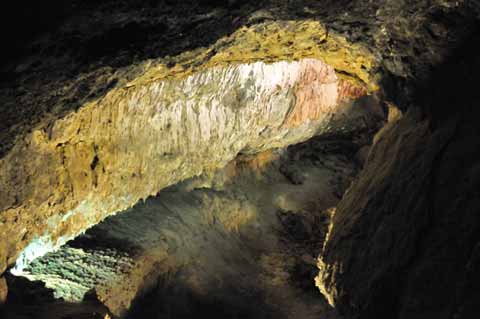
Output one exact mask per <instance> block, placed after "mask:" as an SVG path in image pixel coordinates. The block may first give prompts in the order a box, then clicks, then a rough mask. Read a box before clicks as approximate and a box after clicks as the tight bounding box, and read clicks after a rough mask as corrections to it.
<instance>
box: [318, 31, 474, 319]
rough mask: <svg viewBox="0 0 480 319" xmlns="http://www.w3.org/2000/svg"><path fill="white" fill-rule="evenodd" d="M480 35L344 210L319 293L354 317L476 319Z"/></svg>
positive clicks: (386, 138) (400, 125) (438, 73)
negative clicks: (479, 52)
mask: <svg viewBox="0 0 480 319" xmlns="http://www.w3.org/2000/svg"><path fill="white" fill-rule="evenodd" d="M472 31H474V32H473V33H472V35H471V37H469V38H468V41H466V42H465V43H464V45H462V46H461V47H458V48H457V49H456V50H455V52H454V53H453V54H452V56H451V57H450V58H449V59H448V62H446V63H445V64H442V65H441V66H439V67H438V68H437V69H436V70H435V72H434V73H433V74H432V77H431V78H430V79H429V81H428V82H425V83H424V84H423V85H422V87H421V88H418V90H417V92H416V97H417V98H418V100H417V102H419V103H420V104H419V105H417V106H412V107H411V108H410V110H409V111H408V112H407V114H406V115H405V116H404V117H403V118H398V117H397V119H395V120H394V121H392V122H391V123H389V124H388V125H387V127H385V128H384V130H383V131H382V132H381V133H380V135H379V136H378V138H377V139H376V140H377V141H376V143H375V145H374V146H373V148H372V149H371V151H370V154H369V157H368V160H367V163H366V165H365V168H364V170H363V171H362V173H361V174H360V176H359V178H358V179H357V180H356V181H355V182H354V183H353V185H352V186H351V187H350V188H349V190H348V191H347V193H346V195H345V196H344V198H343V199H342V200H341V202H340V203H339V205H338V206H337V209H336V212H335V215H334V218H333V220H332V223H331V225H330V231H329V235H328V238H327V243H326V246H325V248H324V251H323V253H322V254H321V256H320V257H319V260H318V267H319V269H320V272H319V275H318V277H317V279H316V282H317V286H318V287H319V288H320V291H321V292H322V293H323V294H324V295H325V296H326V297H327V298H328V300H329V302H330V303H331V304H332V305H334V306H335V307H336V308H337V309H338V310H339V311H341V312H343V313H344V314H345V315H347V316H349V317H352V318H399V319H404V318H405V319H406V318H408V319H411V318H476V317H478V306H477V305H478V300H479V296H480V281H479V277H478V273H477V272H478V269H479V267H480V263H479V244H480V216H479V214H478V210H479V207H480V196H479V189H480V188H479V178H480V174H479V164H478V163H479V158H480V153H479V149H480V144H479V143H480V142H479V138H478V137H479V136H480V130H479V126H478V124H477V118H478V107H477V104H478V100H479V98H480V96H479V92H478V90H477V89H476V85H475V84H473V82H472V81H471V79H472V78H475V77H476V74H477V72H478V71H479V70H480V59H479V58H478V55H477V54H476V53H475V50H474V49H473V46H474V43H478V41H479V38H480V32H479V31H478V29H476V30H475V29H474V30H472Z"/></svg>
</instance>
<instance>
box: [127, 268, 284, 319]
mask: <svg viewBox="0 0 480 319" xmlns="http://www.w3.org/2000/svg"><path fill="white" fill-rule="evenodd" d="M183 276H184V274H183V273H182V271H179V272H178V273H176V274H175V275H174V276H173V277H171V278H168V279H165V278H159V279H158V280H157V284H156V286H155V287H154V288H153V289H151V290H149V292H148V293H147V294H145V295H143V296H140V297H137V298H136V300H135V301H134V303H133V306H132V308H131V309H130V311H129V313H128V314H127V316H126V318H127V319H141V318H151V319H177V318H178V319H190V318H192V319H193V318H212V319H224V318H230V319H269V318H272V319H273V318H279V319H281V318H283V316H282V315H281V314H280V313H279V312H278V311H275V310H274V309H272V308H271V306H269V305H268V304H267V303H266V302H265V298H264V296H262V294H261V292H260V291H249V292H245V291H239V289H237V287H234V286H230V287H228V286H227V287H223V288H222V289H221V290H219V289H216V290H212V291H211V292H210V294H208V295H205V294H203V295H201V294H199V293H197V292H195V291H193V290H192V289H191V287H188V286H187V285H184V284H183V283H182V280H183ZM248 280H255V279H254V278H245V281H248Z"/></svg>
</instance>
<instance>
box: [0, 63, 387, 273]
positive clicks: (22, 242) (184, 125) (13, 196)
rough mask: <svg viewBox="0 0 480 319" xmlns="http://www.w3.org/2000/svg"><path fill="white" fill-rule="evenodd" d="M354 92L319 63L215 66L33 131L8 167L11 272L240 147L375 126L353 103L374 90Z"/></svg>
mask: <svg viewBox="0 0 480 319" xmlns="http://www.w3.org/2000/svg"><path fill="white" fill-rule="evenodd" d="M348 85H349V84H347V83H345V82H344V80H341V79H339V78H338V77H337V76H336V74H335V71H334V69H333V68H332V67H331V66H328V65H326V64H325V63H323V62H322V61H320V60H315V59H304V60H301V61H298V62H276V63H273V64H265V63H263V62H257V63H252V64H240V65H232V66H230V67H214V68H211V69H208V70H206V71H203V72H199V73H196V74H194V75H191V76H188V77H186V78H185V79H178V80H174V79H173V80H165V81H159V82H156V81H153V82H151V83H148V84H143V85H139V84H137V85H134V86H132V87H130V88H123V89H117V90H112V91H111V92H109V93H108V94H107V95H106V96H105V97H104V98H102V99H100V100H98V101H96V102H92V103H90V104H88V105H86V106H84V107H83V108H81V109H80V110H79V111H78V112H76V113H72V114H71V115H69V116H67V117H65V118H63V119H61V120H58V121H56V122H55V123H54V125H53V126H52V127H49V128H48V129H47V130H37V131H34V132H33V133H32V134H31V135H29V136H28V137H27V138H26V139H25V140H24V141H23V142H22V143H19V144H17V145H16V146H15V147H14V148H13V149H12V151H11V152H10V153H9V154H8V155H7V156H6V157H4V158H2V159H1V160H0V172H1V173H0V183H1V184H2V185H3V192H2V193H1V195H0V196H1V197H0V203H1V208H0V210H2V211H3V212H2V214H1V223H2V225H6V226H7V227H5V231H4V232H2V234H1V242H2V249H1V259H0V260H1V265H2V269H5V267H6V266H7V265H9V264H12V263H13V261H14V260H16V259H17V257H18V254H19V252H20V251H22V254H21V255H20V258H19V259H18V261H17V270H18V271H21V268H22V267H23V266H24V265H25V264H26V263H28V261H30V260H32V259H34V258H35V257H37V256H40V255H42V254H44V253H45V252H47V251H50V250H52V249H55V248H56V247H58V246H60V245H62V244H63V243H65V242H66V241H67V240H69V239H71V238H73V237H75V236H76V235H78V234H80V233H82V232H83V231H84V230H85V229H87V228H88V227H90V226H92V225H95V224H96V223H98V222H99V221H101V220H102V219H103V218H105V217H106V216H108V215H111V214H113V213H115V212H118V211H121V210H124V209H126V208H128V207H130V206H132V205H133V204H135V203H136V202H137V201H138V200H140V199H142V198H146V197H148V196H150V195H154V194H156V193H157V192H158V191H159V190H161V189H162V188H164V187H166V186H169V185H172V184H175V183H178V182H179V181H182V180H184V179H187V178H190V177H193V176H196V175H199V174H201V173H202V172H203V171H205V170H207V171H208V170H212V169H215V168H219V167H223V166H225V165H226V164H227V163H228V162H229V161H230V160H232V159H233V158H235V157H236V155H237V154H238V153H240V152H242V153H257V152H261V151H264V150H266V149H269V148H275V147H284V146H287V145H289V144H293V143H298V142H301V141H304V140H306V139H308V138H310V137H312V136H314V135H316V134H327V133H329V134H330V133H335V132H337V133H339V132H346V131H348V130H349V129H355V128H358V127H362V126H365V125H367V126H368V125H369V124H368V121H373V120H374V118H375V116H374V115H373V112H371V110H367V109H361V108H358V107H356V106H355V105H354V104H352V103H350V102H349V100H350V97H351V96H352V92H356V93H354V96H355V95H357V96H358V95H359V94H366V91H365V90H362V89H361V88H357V89H355V86H354V85H351V84H350V86H353V89H348V88H347V89H345V87H346V86H347V87H348ZM378 107H379V106H378V105H377V108H378ZM362 112H363V113H365V114H367V113H369V112H371V113H372V116H370V117H369V116H367V117H366V119H367V122H365V123H363V122H359V121H358V118H359V116H360V115H361V114H362ZM380 112H381V111H380ZM372 123H373V122H372ZM2 227H4V226H2Z"/></svg>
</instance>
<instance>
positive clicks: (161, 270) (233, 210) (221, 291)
mask: <svg viewBox="0 0 480 319" xmlns="http://www.w3.org/2000/svg"><path fill="white" fill-rule="evenodd" d="M345 143H350V144H349V145H350V146H352V145H353V144H351V142H348V141H347V142H345V141H335V140H333V141H332V140H321V139H312V140H310V141H309V142H306V143H303V144H299V145H295V146H291V147H289V148H288V149H285V150H274V151H269V152H266V153H263V154H259V155H255V156H248V155H241V156H239V157H238V158H237V159H236V160H235V161H233V162H232V163H231V164H230V165H229V166H228V167H226V168H224V169H222V170H220V171H216V172H214V173H211V174H206V175H205V176H200V177H198V178H195V179H193V180H189V181H185V182H182V183H180V184H177V185H175V186H173V187H170V188H168V189H165V190H163V191H162V192H161V193H159V194H158V196H156V197H154V198H149V199H147V200H146V201H144V202H143V203H138V204H137V205H136V206H134V207H133V208H131V209H129V210H127V211H126V212H123V213H121V214H118V215H116V216H112V217H109V218H107V219H106V220H105V221H104V222H102V223H101V224H98V225H97V226H95V227H93V228H91V229H90V230H88V231H87V232H86V234H84V235H82V236H80V237H78V238H76V239H75V240H73V241H71V242H69V243H68V244H67V245H65V246H64V247H62V248H61V249H60V250H58V251H56V252H53V253H49V254H47V255H45V256H44V257H42V258H39V259H37V260H35V261H34V262H33V263H32V264H31V265H30V266H29V267H28V268H27V269H25V270H24V273H23V276H24V277H26V278H29V279H30V280H32V281H29V280H25V278H22V277H13V276H11V278H10V282H11V283H14V285H13V287H12V288H11V296H10V297H9V302H8V303H7V305H9V306H8V307H7V309H6V310H5V313H6V316H5V317H6V318H12V319H16V318H32V313H34V314H35V315H34V317H35V318H106V315H107V314H108V315H109V316H110V317H116V316H121V317H127V318H194V317H195V318H196V317H198V316H201V317H203V316H208V317H210V318H273V317H275V318H301V319H308V318H336V314H335V312H334V310H333V309H331V308H330V307H329V306H328V304H327V303H326V301H325V300H324V299H323V297H322V296H321V294H320V293H319V292H318V289H317V288H316V287H315V285H314V277H315V275H316V254H318V251H320V250H321V247H322V245H323V239H324V236H325V233H326V231H327V227H328V222H329V217H330V213H331V211H332V208H334V207H335V205H336V204H337V202H338V201H339V199H340V198H341V196H342V194H343V193H344V192H345V190H346V188H347V187H348V185H349V183H350V182H351V180H352V179H353V178H354V176H355V175H356V173H357V172H358V169H359V167H358V163H357V162H356V161H355V160H354V156H353V152H347V153H348V154H346V153H345V149H348V147H345ZM353 148H355V146H353ZM10 286H12V285H10Z"/></svg>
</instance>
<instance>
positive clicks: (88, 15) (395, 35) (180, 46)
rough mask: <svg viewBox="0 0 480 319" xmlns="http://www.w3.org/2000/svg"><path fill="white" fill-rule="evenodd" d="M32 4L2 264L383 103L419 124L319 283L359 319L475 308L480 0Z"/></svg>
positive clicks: (404, 128)
mask: <svg viewBox="0 0 480 319" xmlns="http://www.w3.org/2000/svg"><path fill="white" fill-rule="evenodd" d="M15 5H16V6H18V10H19V11H21V10H23V9H21V8H23V7H25V8H29V10H30V11H29V12H34V13H33V14H27V15H25V16H24V19H23V20H22V14H21V12H20V13H19V14H18V15H16V12H15V10H13V11H12V10H2V12H1V13H4V15H6V17H5V18H6V19H0V20H1V23H5V21H6V24H5V26H2V28H1V29H2V30H8V31H9V32H6V33H7V35H6V38H4V43H6V45H5V50H4V51H5V53H7V54H8V55H9V60H2V61H0V63H1V64H0V68H1V72H2V77H1V79H0V141H1V142H0V230H1V231H0V274H1V273H4V271H5V270H7V269H8V267H12V266H13V265H14V264H15V262H16V261H17V259H18V257H19V256H20V259H18V263H17V266H18V267H16V268H15V269H14V272H15V271H16V272H17V273H19V272H21V269H22V268H23V267H24V266H26V264H28V262H29V261H30V260H31V259H33V258H34V257H35V256H39V255H42V254H44V253H46V252H49V251H52V250H54V249H55V248H57V247H58V246H59V245H61V244H63V243H64V242H66V241H67V240H68V239H69V238H72V237H75V236H76V235H78V234H79V233H82V232H83V231H85V229H87V228H88V227H90V226H92V225H94V224H96V223H98V222H99V221H101V220H102V219H104V218H105V217H107V216H110V215H112V214H114V213H115V212H119V211H122V210H124V209H127V208H129V207H131V206H132V205H134V204H135V203H136V202H137V201H138V200H139V199H143V198H146V197H148V196H149V195H155V194H156V193H157V192H158V191H160V190H161V189H164V188H165V187H168V186H171V185H173V184H176V183H178V182H180V181H182V180H185V179H189V178H192V177H195V176H198V175H200V174H206V175H209V174H212V172H213V171H216V170H217V169H220V168H222V167H224V166H225V165H227V164H228V163H230V162H231V161H232V160H233V159H234V158H236V157H238V156H239V153H240V157H242V156H245V153H248V154H246V155H248V156H251V155H254V154H255V153H259V152H263V151H264V150H267V149H271V148H275V147H285V146H287V145H289V144H291V143H297V142H300V141H304V140H307V139H309V138H310V137H311V136H312V135H314V134H321V135H324V134H326V135H328V136H334V137H335V136H336V137H337V138H338V137H341V136H343V134H345V132H346V131H349V130H355V129H357V128H358V125H360V126H362V125H366V126H369V123H363V122H362V121H360V120H358V117H357V115H359V113H358V112H359V110H363V111H364V112H367V113H371V114H378V115H381V113H382V111H381V110H380V108H379V104H378V103H371V101H372V100H374V98H366V97H364V96H365V95H368V94H374V95H375V96H376V98H378V99H380V100H382V101H385V102H386V104H389V105H390V104H393V105H396V106H397V107H398V108H399V109H401V110H402V111H404V113H405V114H406V115H405V117H404V118H403V119H401V120H399V121H398V122H392V125H391V126H390V127H389V128H388V129H384V131H383V133H382V135H381V136H379V137H378V138H377V139H376V140H377V143H376V145H375V146H373V147H371V148H368V147H365V148H364V149H363V151H362V152H359V153H357V154H356V155H355V158H356V159H358V160H359V161H365V160H366V161H365V170H364V171H363V173H362V174H361V175H360V176H359V178H358V179H357V180H356V181H355V182H354V184H353V186H352V187H351V188H350V189H349V191H348V192H347V193H346V194H345V196H344V198H343V200H342V201H341V202H340V203H339V205H338V207H337V209H331V210H329V212H330V213H329V214H331V215H333V216H334V218H333V220H332V223H331V224H330V227H329V232H328V237H327V242H326V245H325V249H324V250H322V249H321V248H320V247H319V248H318V250H317V252H316V253H313V254H314V255H316V254H320V258H319V266H320V274H319V276H318V280H317V285H318V286H319V288H320V290H321V292H322V293H323V294H324V295H325V296H326V297H327V299H328V300H329V301H330V303H331V304H333V305H335V307H336V310H338V311H339V312H340V313H341V314H343V315H345V316H347V317H349V316H351V317H354V318H360V319H363V318H368V319H370V318H390V317H394V318H401V319H403V318H408V319H410V318H422V319H423V318H435V319H438V318H449V319H451V318H455V319H459V318H462V319H463V318H468V319H469V318H477V317H478V310H477V309H476V308H477V307H478V306H477V305H476V304H477V303H478V300H479V299H480V293H479V291H480V283H479V282H478V279H477V278H476V277H478V276H475V275H476V274H478V269H479V266H478V265H479V258H478V255H479V254H478V242H479V241H480V238H479V237H478V234H480V231H479V227H478V225H479V224H480V223H479V221H478V218H477V216H478V214H477V212H478V207H479V206H480V204H479V203H478V200H477V199H478V198H479V196H478V191H477V190H478V189H479V187H478V178H477V177H478V168H477V166H478V165H477V164H476V163H478V159H479V158H480V156H479V154H478V152H477V149H478V147H477V144H478V140H479V139H478V136H479V135H480V134H479V132H478V123H477V122H478V118H479V117H480V116H478V107H477V105H476V104H478V102H477V101H479V100H480V97H479V96H478V93H479V92H480V91H479V90H478V88H477V87H476V86H477V82H478V81H477V78H478V74H479V73H480V67H479V63H478V54H477V53H478V49H477V48H476V46H475V44H477V43H478V42H479V38H478V33H479V32H478V25H479V17H480V4H479V3H478V1H475V0H460V1H448V0H447V1H446V0H432V1H426V0H419V1H406V0H375V1H363V0H347V1H338V0H325V1H317V0H301V1H300V0H299V1H287V0H269V1H262V0H260V1H248V0H245V1H213V0H201V1H196V0H195V1H194V0H191V1H190V0H185V1H180V2H178V1H159V2H156V1H145V2H141V3H140V2H139V1H133V0H120V1H112V0H102V1H98V2H97V1H80V0H71V1H59V0H57V1H55V0H53V1H49V2H48V3H42V4H41V5H39V4H37V5H34V6H37V7H32V6H30V5H25V3H24V2H23V1H21V0H19V1H16V2H15ZM32 8H33V9H32ZM36 9H38V10H36ZM22 12H23V11H22ZM8 16H11V19H13V21H12V22H10V19H8V18H9V17H8ZM19 17H20V19H19ZM38 17H39V19H38V20H37V22H38V23H37V24H38V25H36V26H35V27H33V28H32V27H29V26H28V23H26V22H27V21H25V20H28V22H30V21H35V19H36V18H38ZM43 22H47V23H43ZM22 30H23V31H24V32H23V33H22V32H21V31H22ZM16 31H18V32H16ZM267 71H268V72H267ZM250 75H251V76H250ZM253 90H255V92H253ZM257 93H258V94H257ZM352 100H356V102H355V103H352ZM380 105H382V103H380ZM332 113H334V114H335V115H333V117H332V116H331V114H332ZM360 113H361V112H360ZM343 114H347V116H346V117H345V116H343ZM342 147H347V148H348V145H344V146H342ZM262 154H263V153H262ZM284 174H285V176H287V178H288V179H289V180H290V182H292V183H293V184H301V182H302V178H299V177H298V174H294V173H292V172H288V171H287V172H284ZM209 187H210V186H209ZM260 193H261V192H260ZM339 195H340V196H341V195H342V194H339ZM257 204H258V203H254V204H252V205H254V206H255V205H257ZM193 231H194V230H192V229H189V230H188V233H189V234H190V233H191V232H193ZM324 231H325V230H324V229H323V228H321V231H319V232H318V234H317V235H318V236H320V237H322V236H323V235H324ZM257 237H261V236H257ZM242 244H243V243H242ZM80 248H81V247H80ZM80 248H79V249H80ZM237 248H238V247H237ZM64 249H65V250H67V248H64ZM81 249H83V248H81ZM85 249H86V248H85ZM61 252H62V251H60V252H59V254H61ZM70 252H72V254H70V255H69V254H66V255H64V257H65V258H64V260H67V259H68V258H70V257H68V256H75V254H76V253H80V251H73V250H72V251H70ZM73 252H75V253H73ZM117 252H118V251H117ZM90 253H91V255H89V254H90ZM90 253H87V254H86V255H87V256H91V257H92V258H93V257H95V258H93V259H91V258H90V257H85V260H87V261H88V260H90V261H89V262H91V261H92V260H97V259H96V258H98V260H102V256H104V257H106V256H107V255H108V254H109V253H110V251H108V253H107V251H103V250H101V249H99V250H94V251H91V252H90ZM95 254H97V255H95ZM57 256H61V255H57ZM117 256H118V255H117ZM122 256H123V255H122ZM131 257H134V256H130V255H128V257H125V258H127V259H128V261H127V264H129V260H130V259H129V258H131ZM72 258H73V259H72V260H77V259H76V257H72ZM122 258H123V257H122ZM122 258H120V257H119V258H118V260H120V261H121V260H122ZM132 260H136V259H135V258H132ZM38 262H40V261H38ZM280 263H281V264H285V265H287V264H288V262H287V261H282V262H280ZM64 264H65V265H68V264H69V261H66V262H65V263H64ZM93 264H94V263H93ZM118 267H119V265H117V264H116V263H115V262H114V263H112V264H110V266H108V267H106V268H105V269H104V273H103V274H104V275H105V276H103V277H101V276H100V277H101V278H110V277H109V276H113V277H111V278H114V277H115V276H116V274H118V269H119V268H118ZM127 268H128V267H127ZM59 269H61V268H59ZM127 272H128V270H127ZM100 277H99V278H98V279H92V280H91V281H88V280H87V281H86V282H84V283H81V284H82V285H84V288H85V289H87V286H88V287H90V286H91V283H93V282H97V281H102V280H103V279H101V278H100ZM92 278H95V276H93V277H92ZM302 278H304V277H302ZM2 280H3V279H1V278H0V282H3V281H2ZM106 281H108V280H106ZM15 282H16V281H13V285H14V287H13V288H15V286H16V284H15ZM89 282H90V283H89ZM61 284H62V282H59V285H60V286H61ZM108 285H109V284H108V283H107V285H106V287H108ZM1 287H2V288H1V289H0V291H2V290H3V291H6V289H4V288H3V287H4V286H1ZM21 287H23V286H21ZM16 288H17V289H18V288H19V287H16ZM84 288H82V289H84ZM82 289H80V290H82ZM100 290H101V289H99V291H100ZM278 290H280V289H278ZM8 291H9V300H13V299H15V298H17V297H18V294H17V295H16V293H15V289H8ZM12 291H13V292H14V293H12ZM17 291H18V290H17ZM167 291H168V290H167ZM68 293H73V294H76V292H73V290H72V292H68V291H65V294H68ZM316 293H317V294H318V291H317V292H316ZM32 295H33V293H32V294H30V296H32ZM107 295H108V294H104V296H107ZM174 296H175V295H174ZM227 296H230V295H228V294H227ZM167 297H168V294H167ZM12 298H13V299H12ZM89 298H91V296H90V297H89ZM17 299H18V298H17ZM20 299H21V298H20ZM173 299H175V297H173ZM287 299H288V298H287ZM125 300H129V298H125ZM153 300H155V299H153ZM180 300H182V299H181V298H180ZM91 301H92V300H91V299H88V298H87V300H85V301H84V303H85V304H84V303H81V304H80V306H79V307H80V308H81V307H83V306H86V305H87V304H88V303H89V302H91ZM109 302H111V301H109ZM106 303H107V302H106ZM20 304H22V303H21V302H20ZM152 304H153V306H152V309H154V308H155V302H152ZM152 304H150V305H152ZM286 304H288V303H286ZM7 305H8V301H7ZM55 305H57V306H59V307H64V308H63V309H67V308H68V309H73V308H75V307H76V306H73V304H68V303H67V304H65V303H60V304H59V303H58V301H55ZM110 307H111V308H112V309H114V308H115V309H120V308H121V307H117V308H116V306H115V305H113V303H110ZM179 307H180V308H181V305H180V306H179ZM94 308H95V307H94ZM257 308H258V307H257ZM260 308H261V307H260ZM88 309H92V308H90V305H89V306H88ZM30 311H31V312H30V313H29V314H28V316H26V318H30V317H32V316H34V317H36V310H32V309H30ZM115 311H117V310H115ZM57 314H58V317H60V318H61V317H62V316H63V317H68V315H66V314H65V315H63V313H62V312H61V311H59V312H58V313H57ZM309 314H312V313H309ZM39 317H40V316H39ZM70 317H81V316H73V315H70ZM306 317H308V314H307V315H306ZM46 318H50V317H49V316H48V315H47V316H46ZM93 318H95V316H93Z"/></svg>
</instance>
